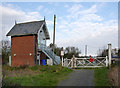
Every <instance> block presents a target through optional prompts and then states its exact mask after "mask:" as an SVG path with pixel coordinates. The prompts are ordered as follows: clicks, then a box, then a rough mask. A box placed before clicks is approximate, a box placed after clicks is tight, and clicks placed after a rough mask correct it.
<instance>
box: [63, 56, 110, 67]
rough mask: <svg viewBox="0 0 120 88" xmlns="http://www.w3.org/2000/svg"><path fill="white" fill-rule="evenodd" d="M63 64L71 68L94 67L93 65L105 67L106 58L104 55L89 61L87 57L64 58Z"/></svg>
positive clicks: (106, 63)
mask: <svg viewBox="0 0 120 88" xmlns="http://www.w3.org/2000/svg"><path fill="white" fill-rule="evenodd" d="M63 66H65V67H71V68H79V67H80V68H81V67H82V68H95V67H107V66H108V58H107V56H106V57H94V58H93V61H92V62H90V61H89V58H76V57H73V58H72V59H64V61H63Z"/></svg>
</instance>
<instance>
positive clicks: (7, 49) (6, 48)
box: [1, 40, 10, 64]
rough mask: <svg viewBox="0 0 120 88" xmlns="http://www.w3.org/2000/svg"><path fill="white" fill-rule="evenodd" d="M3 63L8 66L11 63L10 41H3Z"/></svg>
mask: <svg viewBox="0 0 120 88" xmlns="http://www.w3.org/2000/svg"><path fill="white" fill-rule="evenodd" d="M1 44H2V62H3V64H7V63H8V62H9V55H10V41H9V40H2V41H1Z"/></svg>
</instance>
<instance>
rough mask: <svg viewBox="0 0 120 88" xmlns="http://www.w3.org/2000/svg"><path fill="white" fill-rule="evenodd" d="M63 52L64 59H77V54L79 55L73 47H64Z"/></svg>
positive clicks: (78, 51)
mask: <svg viewBox="0 0 120 88" xmlns="http://www.w3.org/2000/svg"><path fill="white" fill-rule="evenodd" d="M64 51H65V55H64V57H65V58H72V57H73V55H74V56H75V57H79V54H80V53H81V51H80V50H79V49H78V48H77V47H73V46H71V47H66V48H65V50H64Z"/></svg>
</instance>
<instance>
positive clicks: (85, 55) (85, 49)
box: [85, 45, 87, 57]
mask: <svg viewBox="0 0 120 88" xmlns="http://www.w3.org/2000/svg"><path fill="white" fill-rule="evenodd" d="M86 56H87V45H85V57H86Z"/></svg>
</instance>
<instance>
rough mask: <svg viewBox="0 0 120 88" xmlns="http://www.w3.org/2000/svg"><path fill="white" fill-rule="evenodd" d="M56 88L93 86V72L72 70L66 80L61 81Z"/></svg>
mask: <svg viewBox="0 0 120 88" xmlns="http://www.w3.org/2000/svg"><path fill="white" fill-rule="evenodd" d="M58 86H94V70H88V69H81V70H74V71H73V72H72V73H70V75H69V76H68V79H65V80H62V81H61V82H60V83H59V84H58Z"/></svg>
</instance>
